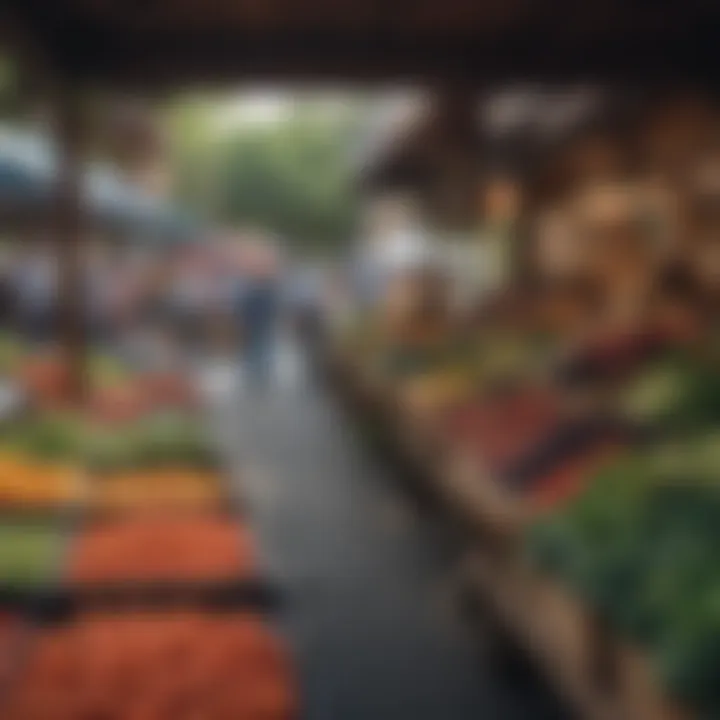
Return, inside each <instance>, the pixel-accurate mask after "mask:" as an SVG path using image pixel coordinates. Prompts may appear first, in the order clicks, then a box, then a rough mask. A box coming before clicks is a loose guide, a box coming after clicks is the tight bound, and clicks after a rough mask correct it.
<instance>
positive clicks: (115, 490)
mask: <svg viewBox="0 0 720 720" xmlns="http://www.w3.org/2000/svg"><path fill="white" fill-rule="evenodd" d="M220 483H221V479H220V478H219V476H218V474H217V473H216V472H214V471H210V470H202V469H195V468H187V467H183V466H178V467H175V468H173V467H159V468H151V469H145V470H140V469H139V470H128V471H124V472H122V471H121V472H117V473H113V474H111V475H109V476H107V477H103V478H101V479H98V481H97V482H95V483H94V484H93V488H92V495H91V497H90V503H91V505H92V507H93V508H94V509H96V510H123V511H129V510H132V511H135V512H142V511H153V510H183V509H186V510H187V509H190V510H192V509H195V510H202V509H208V508H212V507H216V506H218V505H220V503H221V500H222V494H221V491H220Z"/></svg>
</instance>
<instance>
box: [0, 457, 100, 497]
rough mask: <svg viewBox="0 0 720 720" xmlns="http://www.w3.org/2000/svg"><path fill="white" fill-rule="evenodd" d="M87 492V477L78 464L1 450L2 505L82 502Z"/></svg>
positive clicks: (0, 481) (0, 494) (0, 486)
mask: <svg viewBox="0 0 720 720" xmlns="http://www.w3.org/2000/svg"><path fill="white" fill-rule="evenodd" d="M85 493H86V482H85V477H84V474H83V473H82V471H81V470H80V468H79V467H78V466H76V465H73V464H71V463H64V462H58V461H54V460H44V459H41V458H34V457H32V456H31V455H28V454H27V453H22V452H12V451H10V450H3V451H2V452H0V507H1V506H3V505H6V504H8V505H29V506H34V505H66V504H72V503H80V502H82V501H83V500H84V499H85Z"/></svg>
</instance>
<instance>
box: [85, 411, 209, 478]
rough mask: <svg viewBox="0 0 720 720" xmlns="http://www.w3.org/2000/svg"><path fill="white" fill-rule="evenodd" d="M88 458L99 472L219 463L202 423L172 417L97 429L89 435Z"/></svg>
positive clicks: (91, 466)
mask: <svg viewBox="0 0 720 720" xmlns="http://www.w3.org/2000/svg"><path fill="white" fill-rule="evenodd" d="M85 458H86V462H87V464H88V465H89V467H90V468H91V469H93V470H96V471H98V472H113V471H118V470H127V469H133V468H138V467H156V466H162V465H182V466H190V467H209V466H214V465H215V464H216V462H217V457H216V451H215V448H214V446H213V443H212V441H211V439H210V438H209V437H208V435H207V433H206V432H204V430H203V429H202V428H201V427H200V426H199V424H198V423H197V422H196V421H195V420H193V419H192V418H187V417H184V416H181V415H172V414H170V415H159V416H154V417H151V418H148V419H147V420H144V421H142V422H140V423H136V424H134V425H132V426H128V427H126V428H122V429H110V428H101V429H98V430H95V431H94V432H92V433H90V434H89V435H88V441H87V443H86V448H85Z"/></svg>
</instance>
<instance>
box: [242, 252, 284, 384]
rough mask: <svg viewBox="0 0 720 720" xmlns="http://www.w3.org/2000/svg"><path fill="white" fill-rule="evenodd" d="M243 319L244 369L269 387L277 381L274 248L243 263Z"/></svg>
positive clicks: (253, 380) (252, 254)
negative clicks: (274, 355)
mask: <svg viewBox="0 0 720 720" xmlns="http://www.w3.org/2000/svg"><path fill="white" fill-rule="evenodd" d="M243 271H244V272H243V277H242V281H241V287H240V290H239V300H238V305H239V312H238V315H239V318H240V324H241V337H242V346H243V358H244V366H245V371H246V374H247V377H248V379H249V381H250V382H251V383H252V384H253V385H254V386H256V387H265V386H267V385H268V384H269V382H270V381H271V380H272V378H273V372H272V370H273V360H274V357H273V354H274V346H275V343H274V340H275V333H276V323H277V318H278V314H279V304H280V303H279V287H278V285H279V278H278V267H277V259H276V257H275V254H274V253H273V252H272V250H271V249H270V248H267V247H257V248H252V250H251V251H249V252H248V253H247V255H246V257H245V259H244V262H243Z"/></svg>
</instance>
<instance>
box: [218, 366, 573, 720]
mask: <svg viewBox="0 0 720 720" xmlns="http://www.w3.org/2000/svg"><path fill="white" fill-rule="evenodd" d="M285 361H286V365H287V367H288V368H290V370H289V371H288V373H287V377H291V378H292V381H291V382H284V383H283V384H281V386H280V387H279V388H277V389H276V390H274V391H273V392H271V393H269V394H267V395H257V394H253V393H252V392H251V391H250V390H244V391H243V390H241V389H236V391H235V392H231V391H230V390H229V389H228V388H226V387H225V388H224V383H225V382H226V381H227V378H224V379H222V377H221V376H220V375H217V374H216V375H215V376H214V382H211V383H210V387H212V388H213V389H214V391H215V393H216V396H217V398H218V400H219V402H218V406H219V408H220V410H219V412H218V415H217V419H218V424H219V429H220V431H221V432H222V434H223V437H224V440H225V442H226V443H227V445H228V448H230V449H231V451H232V452H233V453H235V454H236V456H237V464H238V467H241V468H242V478H241V479H239V481H241V482H242V483H243V491H244V493H245V496H246V497H247V500H248V503H249V509H250V513H251V519H252V522H253V523H254V525H255V527H256V531H257V534H258V536H259V538H260V542H261V552H262V555H263V559H264V562H265V564H266V566H267V567H268V569H269V570H270V572H271V573H272V574H273V576H274V577H275V578H276V579H277V580H278V581H279V582H280V583H281V585H282V587H283V588H284V590H285V591H286V594H287V599H286V604H285V608H284V610H283V618H282V622H283V624H284V625H285V626H286V628H285V629H286V631H287V634H288V637H289V638H290V641H291V643H292V645H293V648H294V652H295V655H296V658H297V662H298V667H299V671H300V675H301V682H302V685H303V692H304V704H305V707H306V712H305V717H306V718H307V719H308V720H480V719H485V720H557V719H558V718H559V717H560V715H559V712H558V711H557V710H556V709H551V706H552V703H551V702H550V700H549V698H548V697H547V696H546V694H545V693H544V691H542V690H541V689H538V687H536V686H535V685H533V686H530V685H529V684H524V685H517V684H515V685H512V684H509V683H498V681H497V679H496V677H495V675H493V674H492V673H490V672H489V670H488V667H487V666H486V665H484V664H483V663H484V662H487V661H486V660H485V661H484V660H482V656H481V654H480V653H479V652H478V642H479V640H478V638H477V637H472V636H471V634H470V633H469V632H468V629H467V627H465V626H464V624H463V620H462V618H461V617H460V615H459V613H458V611H457V608H456V603H455V602H453V599H452V593H451V591H450V588H451V583H450V582H449V579H448V577H449V575H448V574H449V572H450V571H451V568H452V563H451V562H450V559H451V558H450V552H449V549H448V548H447V543H446V542H444V538H443V537H442V534H441V533H440V531H439V530H438V528H437V527H435V526H434V525H433V524H432V523H431V522H430V521H429V520H428V519H423V518H422V517H420V516H419V514H418V513H417V512H416V511H414V510H413V508H412V506H411V504H410V503H408V502H407V499H406V498H405V497H404V496H403V494H402V492H401V491H400V490H399V489H398V488H397V486H395V485H394V484H393V483H392V482H391V481H390V479H389V478H388V477H387V476H386V473H387V472H388V470H387V469H385V468H384V467H383V466H382V464H381V463H380V461H379V460H377V459H376V458H374V457H373V456H372V454H371V453H369V452H368V450H367V448H366V447H364V446H363V445H362V443H361V441H360V440H359V439H358V438H357V436H356V433H354V432H353V430H352V427H351V425H350V424H349V423H348V419H347V418H346V417H344V416H343V412H342V411H341V409H339V408H338V407H337V406H336V405H335V404H334V402H332V400H331V399H329V398H328V397H327V395H326V393H325V392H324V391H322V390H318V389H316V388H313V387H311V386H310V385H309V384H308V383H304V382H303V381H302V374H301V372H299V364H298V363H297V362H296V359H295V358H293V357H292V354H290V355H289V356H288V357H286V358H285ZM286 379H287V378H286Z"/></svg>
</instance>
